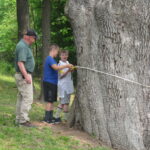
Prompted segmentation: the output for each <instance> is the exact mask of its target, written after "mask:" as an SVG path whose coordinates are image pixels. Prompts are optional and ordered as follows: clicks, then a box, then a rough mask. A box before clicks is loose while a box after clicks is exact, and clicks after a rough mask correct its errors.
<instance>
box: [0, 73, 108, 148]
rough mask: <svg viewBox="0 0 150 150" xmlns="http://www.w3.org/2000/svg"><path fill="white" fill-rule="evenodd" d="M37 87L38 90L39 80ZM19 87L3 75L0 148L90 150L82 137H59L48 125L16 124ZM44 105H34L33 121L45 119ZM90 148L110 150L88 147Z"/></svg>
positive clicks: (0, 106)
mask: <svg viewBox="0 0 150 150" xmlns="http://www.w3.org/2000/svg"><path fill="white" fill-rule="evenodd" d="M35 87H36V88H37V89H38V90H39V86H38V83H36V84H35ZM16 95H17V88H16V85H15V81H14V78H13V77H12V76H5V75H1V74H0V150H84V149H85V150H87V146H85V147H86V148H84V146H83V145H82V144H81V143H80V141H79V140H74V139H72V138H71V137H69V136H59V135H58V134H55V133H53V131H52V130H51V129H50V128H49V127H44V128H25V127H18V126H16V125H15V123H14V122H15V104H16ZM43 112H44V110H43V107H41V106H40V105H37V104H33V107H32V110H31V113H30V117H31V119H32V120H33V121H34V120H35V121H40V120H42V118H43ZM89 150H108V149H107V148H102V147H100V148H92V149H91V148H89Z"/></svg>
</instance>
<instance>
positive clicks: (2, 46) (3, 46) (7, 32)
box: [0, 0, 17, 60]
mask: <svg viewBox="0 0 150 150" xmlns="http://www.w3.org/2000/svg"><path fill="white" fill-rule="evenodd" d="M0 18H1V20H0V31H1V34H0V52H1V51H5V52H6V53H9V54H10V55H9V58H8V57H7V58H6V60H7V59H9V60H12V58H13V51H14V49H15V45H16V42H17V20H16V4H15V0H11V1H10V0H1V2H0Z"/></svg>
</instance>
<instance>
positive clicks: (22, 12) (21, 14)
mask: <svg viewBox="0 0 150 150" xmlns="http://www.w3.org/2000/svg"><path fill="white" fill-rule="evenodd" d="M16 2H17V20H18V39H21V38H22V36H23V34H24V33H25V32H26V31H27V29H28V28H29V6H28V0H17V1H16Z"/></svg>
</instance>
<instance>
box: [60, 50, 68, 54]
mask: <svg viewBox="0 0 150 150" xmlns="http://www.w3.org/2000/svg"><path fill="white" fill-rule="evenodd" d="M61 54H69V51H67V50H61V51H60V55H61Z"/></svg>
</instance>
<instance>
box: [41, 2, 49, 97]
mask: <svg viewBox="0 0 150 150" xmlns="http://www.w3.org/2000/svg"><path fill="white" fill-rule="evenodd" d="M49 45H50V0H43V3H42V60H43V64H44V60H45V57H46V56H47V55H48V50H49ZM41 81H42V80H41ZM40 99H41V100H43V84H42V82H41V94H40Z"/></svg>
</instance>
